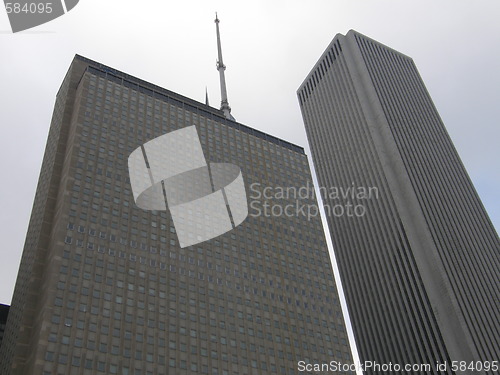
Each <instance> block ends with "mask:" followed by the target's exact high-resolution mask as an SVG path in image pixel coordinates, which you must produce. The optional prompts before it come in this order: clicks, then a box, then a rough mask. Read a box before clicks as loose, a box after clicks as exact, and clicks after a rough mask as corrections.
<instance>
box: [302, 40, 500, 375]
mask: <svg viewBox="0 0 500 375" xmlns="http://www.w3.org/2000/svg"><path fill="white" fill-rule="evenodd" d="M370 90H371V91H370ZM298 97H299V103H300V106H301V110H302V114H303V118H304V123H305V126H306V131H307V136H308V139H309V143H310V146H311V151H312V156H313V160H314V164H315V167H316V172H317V175H318V180H319V183H320V185H321V186H323V187H348V186H351V184H352V183H354V184H355V186H361V187H377V188H378V190H379V197H378V199H371V200H366V201H362V202H361V201H359V202H356V199H354V200H353V203H354V204H356V203H362V204H363V205H364V206H365V207H366V215H365V216H363V217H360V218H352V217H351V218H349V217H345V216H342V217H332V216H330V217H328V218H327V221H328V225H329V229H330V232H331V235H332V241H333V244H334V248H335V253H336V257H337V261H338V263H339V269H340V273H341V277H342V280H343V285H344V290H345V294H346V299H347V303H348V307H349V311H350V315H351V320H352V322H353V330H354V333H355V337H356V341H357V345H358V350H359V352H360V356H361V360H362V362H363V361H365V360H375V361H377V362H378V363H389V362H392V363H399V364H405V363H410V364H413V363H426V364H427V363H428V364H435V363H436V362H438V361H439V362H444V361H448V362H449V361H450V360H451V357H450V352H449V348H448V347H447V346H449V345H450V337H455V336H456V333H452V332H449V326H446V327H445V324H443V323H440V322H442V321H443V319H446V317H443V316H442V314H441V316H440V318H437V316H439V314H440V313H439V312H442V311H447V310H445V308H446V307H448V306H456V305H457V306H458V307H457V309H456V316H452V317H451V320H453V324H458V325H459V326H460V327H462V326H463V327H462V328H463V330H464V332H466V335H470V337H466V338H464V347H466V344H465V342H473V343H474V346H475V349H474V348H472V349H471V350H470V357H469V358H474V359H477V360H483V361H486V360H490V361H491V360H496V359H498V358H499V355H498V354H499V353H498V350H499V348H500V345H499V342H498V337H500V334H499V331H498V325H499V323H498V311H499V307H498V300H499V295H500V294H499V282H498V277H499V276H498V266H499V263H500V262H499V251H498V250H499V248H500V246H499V241H498V236H497V234H496V232H495V230H494V228H493V226H492V225H491V222H490V221H489V219H488V216H487V214H486V212H485V210H484V208H483V206H482V204H481V202H480V200H479V197H478V195H477V193H476V192H475V190H474V187H473V185H472V183H471V181H470V179H469V177H468V176H467V173H466V171H465V169H464V167H463V165H462V163H461V161H460V158H459V157H458V154H457V152H456V150H455V149H454V147H453V144H452V142H451V140H450V138H449V136H448V134H447V132H446V129H445V128H444V125H443V124H442V122H441V120H440V118H439V115H438V113H437V111H436V109H435V107H434V105H433V104H432V100H431V99H430V96H429V94H428V93H427V91H426V89H425V86H424V84H423V82H422V80H421V78H420V76H419V74H418V71H417V69H416V67H415V64H414V63H413V61H412V60H411V59H410V58H408V57H407V56H404V55H402V54H400V53H398V52H396V51H394V50H391V49H390V48H387V47H385V46H383V45H381V44H379V43H377V42H375V41H372V40H370V39H369V38H366V37H364V36H363V35H361V34H358V33H356V32H354V31H351V32H349V34H348V35H347V36H346V37H344V36H342V35H337V36H336V37H335V38H334V40H333V41H332V43H331V44H330V46H329V47H328V48H327V50H326V51H325V53H324V54H323V56H322V57H321V58H320V60H319V61H318V63H317V64H316V66H315V67H314V68H313V70H312V71H311V73H310V74H309V76H308V78H307V79H306V80H305V81H304V83H303V84H302V86H301V87H300V88H299V90H298ZM379 124H382V125H381V126H383V127H384V129H385V130H384V131H386V134H387V135H388V136H387V135H386V138H385V139H384V135H383V134H379V130H377V129H380V128H377V126H379ZM374 137H375V138H377V139H375V138H374ZM381 139H382V140H385V142H386V143H384V142H381ZM387 144H388V146H387ZM398 165H400V166H401V167H400V168H399V169H398ZM394 171H396V172H399V173H400V174H401V173H402V174H404V176H403V178H399V177H397V178H395V177H394V175H393V174H391V173H392V172H394ZM406 174H407V175H406ZM405 181H408V183H407V184H406V185H405ZM401 184H403V185H401ZM399 189H401V191H400V190H399ZM408 190H409V191H410V193H408ZM405 194H406V195H405ZM408 194H409V195H410V196H412V197H413V196H414V197H415V198H416V199H415V202H418V207H419V208H418V212H415V220H419V222H418V224H419V227H420V228H425V229H426V231H425V233H428V236H427V237H426V238H425V241H427V242H425V241H424V239H422V240H421V239H420V238H418V237H417V240H415V233H419V234H421V235H422V236H425V233H423V232H418V229H415V228H412V227H411V223H410V220H408V212H407V210H408V209H407V207H405V206H406V205H405V201H404V199H405V197H407V196H408ZM402 197H403V198H402ZM407 199H410V200H411V197H410V198H407ZM337 203H339V201H337V200H328V199H326V200H325V204H326V205H330V207H332V206H334V205H335V204H337ZM410 204H411V202H410V201H408V205H410ZM410 214H411V213H410ZM415 241H416V242H415ZM429 241H430V242H429ZM426 243H433V244H434V246H435V249H436V253H437V254H436V258H435V259H439V262H441V263H442V264H439V265H437V266H436V267H437V268H438V269H442V270H443V272H442V275H438V276H437V277H433V278H432V280H430V279H429V277H428V276H429V272H431V271H432V270H430V269H426V270H422V268H423V267H426V266H425V264H426V262H425V259H423V258H424V254H420V253H418V251H419V250H418V249H419V248H420V249H421V246H424V245H425V244H426ZM419 246H420V247H419ZM426 251H432V250H431V249H427V250H426ZM417 259H418V260H417ZM433 269H434V268H433ZM423 271H424V272H423ZM436 280H437V282H436ZM440 281H442V283H441V282H440ZM431 289H433V290H431ZM437 289H439V290H438V293H444V294H443V295H444V298H445V299H446V301H445V302H443V304H442V306H438V307H436V302H434V304H433V303H432V302H431V301H432V300H434V301H435V300H436V299H435V296H436V293H437V292H436V290H437ZM429 292H431V294H432V295H433V296H434V297H432V298H429ZM455 303H456V305H455ZM451 310H454V311H455V309H451V308H450V311H449V313H450V314H454V311H451ZM447 312H448V311H447ZM436 314H438V315H436ZM495 314H496V315H495ZM439 319H441V320H439ZM447 330H448V331H447ZM443 331H444V333H445V335H443ZM454 334H455V336H454ZM446 337H448V339H447V338H446ZM447 340H448V342H447ZM453 345H458V343H454V344H453ZM476 351H477V352H476ZM464 352H465V353H466V354H469V352H467V349H464V351H461V353H464ZM453 360H461V358H453ZM433 371H435V370H434V369H433ZM367 373H370V372H369V371H368V372H367ZM429 373H436V374H437V373H440V374H442V373H443V372H437V371H435V372H432V371H431V372H429ZM448 373H452V372H451V371H449V372H448ZM477 373H481V372H477Z"/></svg>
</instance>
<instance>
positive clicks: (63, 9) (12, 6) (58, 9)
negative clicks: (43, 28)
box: [4, 0, 79, 33]
mask: <svg viewBox="0 0 500 375" xmlns="http://www.w3.org/2000/svg"><path fill="white" fill-rule="evenodd" d="M78 1H79V0H52V1H39V0H35V1H33V0H31V1H30V0H28V1H25V0H21V1H9V0H4V5H5V10H6V11H7V16H8V17H9V22H10V27H11V28H12V32H13V33H17V32H18V31H23V30H27V29H31V28H32V27H35V26H39V25H42V24H44V23H46V22H49V21H52V20H54V19H56V18H57V17H60V16H62V15H64V14H65V13H67V12H69V11H70V10H71V9H73V8H74V7H75V6H76V4H78Z"/></svg>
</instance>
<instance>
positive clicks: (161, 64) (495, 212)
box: [0, 0, 500, 303]
mask: <svg viewBox="0 0 500 375" xmlns="http://www.w3.org/2000/svg"><path fill="white" fill-rule="evenodd" d="M56 1H57V0H56ZM215 11H218V12H219V18H220V20H221V23H220V28H221V34H222V43H223V45H222V48H223V54H224V62H225V64H226V65H227V70H226V78H227V86H228V96H229V103H230V105H231V107H232V114H233V115H234V117H235V118H236V120H237V121H239V122H242V123H244V124H246V125H249V126H252V127H255V128H257V129H260V130H263V131H265V132H268V133H270V134H272V135H275V136H278V137H280V138H283V139H286V140H288V141H291V142H293V143H296V144H299V145H302V146H306V145H307V141H306V138H305V132H304V127H303V123H302V118H301V115H300V110H299V106H298V102H297V99H296V95H295V91H296V89H297V88H298V87H299V85H300V84H301V83H302V81H303V79H304V78H305V77H306V75H307V74H308V73H309V71H310V69H311V68H312V66H313V65H314V64H315V63H316V61H317V59H318V58H319V56H320V55H321V53H322V52H323V51H324V50H325V48H326V47H327V45H328V43H329V42H330V41H331V39H332V38H333V37H334V35H335V34H336V33H343V34H345V33H346V32H347V31H348V30H349V29H356V30H358V31H359V32H361V33H363V34H366V35H368V36H369V37H372V38H374V39H376V40H378V41H380V42H382V43H384V44H386V45H388V46H390V47H392V48H394V49H397V50H399V51H401V52H403V53H405V54H407V55H409V56H411V57H412V58H413V59H414V60H415V62H416V64H417V67H418V68H419V70H420V73H421V75H422V77H423V79H424V82H425V83H426V85H427V88H428V90H429V92H430V94H431V96H432V98H433V99H434V103H435V105H436V107H437V109H438V111H439V112H440V114H441V116H442V118H443V120H444V122H445V124H446V127H447V129H448V132H449V133H450V135H451V137H452V139H453V141H454V142H455V146H456V147H457V149H458V152H459V154H460V156H461V158H462V160H463V162H464V164H465V166H466V168H467V170H468V172H469V174H470V176H471V178H472V180H473V182H474V184H475V186H476V189H477V190H478V193H479V195H480V196H481V198H482V200H483V203H484V205H485V206H486V209H487V210H488V212H489V214H490V217H491V219H492V221H493V222H494V224H495V225H496V227H497V228H499V227H500V200H499V199H498V198H497V196H496V194H497V193H498V192H499V191H500V172H499V171H500V168H499V159H500V152H499V146H498V139H499V138H500V126H499V120H500V100H499V99H500V71H499V69H498V67H500V48H499V46H500V23H499V22H498V15H499V14H500V2H499V1H496V0H490V1H485V0H476V1H456V0H455V1H452V0H447V1H444V0H441V1H435V0H431V1H429V0H418V1H398V0H394V1H387V0H371V1H368V0H364V1H360V0H338V1H334V0H330V1H314V0H313V1H307V2H306V1H303V0H302V1H296V0H288V1H281V0H274V1H273V0H267V1H260V0H253V1H246V2H243V1H235V0H232V1H211V0H201V1H194V0H186V1H159V0H158V1H153V0H146V1H141V2H137V1H131V0H121V1H118V0H107V1H102V0H101V1H99V0H81V1H80V3H79V4H78V5H77V6H76V7H75V8H74V9H73V10H71V11H70V12H69V13H68V14H66V15H64V16H62V17H60V18H58V19H56V20H54V21H51V22H50V23H47V24H44V25H41V26H39V27H37V28H35V29H31V30H28V31H26V32H21V33H18V34H12V33H11V32H10V26H9V24H8V19H7V14H6V12H5V11H4V10H3V9H0V56H1V57H2V58H1V59H0V128H1V134H2V140H3V142H2V147H1V148H0V172H1V176H2V178H1V182H2V183H1V184H0V205H1V209H2V210H1V214H0V223H1V225H0V237H1V238H3V240H2V245H1V246H0V255H1V258H0V259H2V263H1V265H0V267H1V268H0V303H10V299H11V295H12V291H13V287H14V283H15V278H16V275H17V269H18V264H19V259H20V256H21V252H22V248H23V244H24V237H25V234H26V228H27V224H28V220H29V215H30V212H31V206H32V202H33V197H34V193H35V188H36V183H37V180H38V173H39V169H40V164H41V160H42V156H43V151H44V147H45V141H46V137H47V131H48V127H49V123H50V118H51V115H52V109H53V105H54V100H55V94H56V92H57V90H58V88H59V85H60V83H61V82H62V79H63V78H64V75H65V73H66V71H67V69H68V66H69V64H70V62H71V60H72V58H73V56H74V55H75V53H78V54H81V55H83V56H86V57H89V58H91V59H94V60H97V61H99V62H102V63H104V64H106V65H109V66H112V67H114V68H117V69H119V70H122V71H124V72H126V73H129V74H132V75H134V76H137V77H139V78H142V79H145V80H147V81H150V82H153V83H155V84H157V85H159V86H163V87H165V88H168V89H170V90H172V91H175V92H178V93H180V94H183V95H185V96H188V97H190V98H193V99H196V100H199V101H202V102H203V101H204V99H205V86H207V87H208V92H209V97H210V103H211V105H212V106H214V107H218V106H219V103H220V95H219V84H218V74H217V71H216V68H215V60H216V56H217V50H216V42H215V25H214V22H213V20H214V18H215V15H214V13H215ZM306 150H307V152H308V154H309V150H308V148H306Z"/></svg>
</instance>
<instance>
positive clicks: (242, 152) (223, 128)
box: [0, 56, 352, 375]
mask: <svg viewBox="0 0 500 375" xmlns="http://www.w3.org/2000/svg"><path fill="white" fill-rule="evenodd" d="M179 131H181V133H182V132H183V131H188V132H189V134H191V135H194V134H197V135H195V136H194V137H193V138H190V142H194V143H197V142H198V140H199V144H201V146H202V148H203V150H202V151H203V154H204V158H205V159H206V161H207V162H210V163H215V164H217V163H220V164H222V163H231V164H233V165H235V166H238V167H239V168H240V169H241V172H242V176H243V179H244V181H245V187H246V192H247V196H248V198H249V201H248V203H249V211H248V217H247V218H246V220H244V221H243V222H242V223H240V224H239V225H238V221H236V216H235V212H236V211H235V210H234V201H232V200H231V199H232V198H231V197H232V194H233V193H234V191H232V190H231V189H229V188H224V189H225V193H224V200H225V201H226V204H224V200H222V204H223V210H222V211H223V213H224V214H225V215H226V218H227V215H228V212H229V211H231V214H232V215H231V222H230V224H234V226H236V227H235V228H234V229H232V230H229V231H227V232H226V233H224V234H222V235H217V236H214V237H213V238H211V239H208V240H207V239H206V238H205V239H204V240H203V239H202V240H203V241H202V240H200V238H198V237H190V236H189V235H188V236H186V241H190V242H189V243H192V242H196V244H194V245H191V246H183V245H182V244H181V234H182V233H179V232H180V231H179V226H178V224H179V223H181V224H182V222H181V221H182V220H181V221H178V220H177V218H176V220H173V219H172V216H173V214H172V215H171V213H170V212H173V211H172V205H171V203H172V199H171V197H169V196H168V193H169V190H168V189H169V181H170V180H169V181H167V180H165V181H162V182H161V183H160V184H157V185H155V186H159V187H160V188H163V189H164V191H165V192H166V194H165V195H166V196H167V200H168V203H169V207H168V208H169V209H170V212H169V210H168V209H167V208H166V206H165V205H164V206H163V209H160V208H159V209H157V210H148V209H141V208H139V207H138V205H137V204H136V200H135V199H136V198H137V202H138V201H139V199H141V198H140V196H139V197H136V193H140V190H136V187H137V186H139V185H141V183H142V182H144V186H143V187H144V188H145V189H147V188H148V185H147V184H148V183H149V181H150V177H151V180H153V179H154V178H156V177H157V176H156V175H155V173H156V172H155V169H154V168H156V167H160V168H164V169H162V170H163V171H165V170H167V172H168V168H170V167H172V168H180V167H182V166H183V165H186V163H187V164H189V160H188V159H189V157H190V156H192V155H190V154H189V153H188V154H187V155H186V147H183V145H180V147H179V148H176V149H174V150H173V151H175V152H178V154H179V155H180V156H179V158H178V160H177V161H176V162H177V163H171V164H168V163H161V162H160V163H158V162H157V161H156V160H155V159H154V158H153V157H152V156H155V157H156V156H159V157H161V156H162V153H160V154H159V155H156V154H154V153H153V152H152V151H151V149H150V146H151V145H152V144H153V143H154V142H153V141H155V140H158V139H164V138H162V137H163V136H164V135H167V136H169V135H172V134H174V133H175V134H181V133H179ZM182 134H183V133H182ZM168 140H170V138H169V139H168ZM151 142H153V143H151ZM186 146H187V145H186ZM163 151H164V153H163V154H172V149H171V148H168V147H166V148H164V149H163ZM132 154H134V155H135V156H137V158H136V159H134V160H135V162H134V163H136V164H134V163H131V160H132V159H131V157H132V156H131V155H132ZM146 156H147V159H146V163H145V162H144V160H145V157H146ZM181 156H182V157H181ZM160 161H161V160H160ZM141 162H142V164H141ZM131 165H135V166H136V167H137V168H139V167H141V166H142V167H144V168H143V169H142V171H143V172H144V171H145V173H144V177H145V180H144V181H141V180H135V183H136V186H133V184H131V179H132V174H129V171H130V170H131V169H129V168H130V167H131ZM165 168H166V169H165ZM203 168H205V167H203ZM203 168H200V170H199V171H198V170H197V171H196V172H197V173H198V172H200V173H201V172H203V171H204V170H205V169H203ZM138 170H139V171H141V170H140V169H138ZM214 171H215V169H214V166H213V164H211V180H213V185H216V177H217V176H216V173H215V172H214ZM148 173H149V176H148ZM189 173H190V172H189ZM189 173H188V174H187V175H186V179H184V177H183V178H181V179H179V180H175V181H176V182H179V184H181V183H184V184H185V185H184V186H185V189H183V193H184V192H189V191H190V190H194V191H195V192H199V188H200V186H199V184H196V186H194V185H193V184H191V185H190V184H188V183H186V181H188V179H187V177H191V175H190V174H189ZM134 176H137V174H134ZM175 178H177V177H175ZM197 181H198V180H197ZM310 182H311V174H310V169H309V165H308V162H307V158H306V156H305V155H304V151H303V149H302V148H301V147H298V146H295V145H293V144H290V143H288V142H285V141H283V140H280V139H278V138H275V137H273V136H270V135H267V134H264V133H262V132H260V131H257V130H254V129H252V128H249V127H247V126H245V125H242V124H239V123H237V122H235V121H232V120H230V119H227V118H226V117H225V116H224V113H223V112H222V111H220V110H218V109H215V108H211V107H209V106H207V105H205V104H202V103H199V102H196V101H194V100H191V99H188V98H186V97H183V96H181V95H179V94H176V93H173V92H171V91H168V90H166V89H163V88H161V87H158V86H155V85H153V84H151V83H148V82H145V81H142V80H140V79H137V78H135V77H132V76H130V75H127V74H125V73H122V72H120V71H117V70H115V69H112V68H110V67H108V66H105V65H102V64H100V63H97V62H94V61H91V60H88V59H86V58H84V57H81V56H76V57H75V59H74V61H73V63H72V64H71V67H70V69H69V71H68V73H67V75H66V78H65V79H64V81H63V83H62V86H61V88H60V90H59V92H58V94H57V98H56V103H55V109H54V114H53V119H52V123H51V127H50V132H49V136H48V141H47V148H46V151H45V156H44V160H43V164H42V170H41V173H40V180H39V184H38V187H37V193H36V197H35V201H34V207H33V212H32V216H31V220H30V224H29V229H28V233H27V239H26V244H25V248H24V252H23V256H22V261H21V267H20V270H19V275H18V279H17V282H16V288H15V291H14V296H13V300H12V306H11V309H10V313H9V318H8V321H7V327H6V332H5V336H4V341H3V343H2V347H1V350H0V361H1V363H0V373H1V374H2V375H9V374H16V375H30V374H36V375H73V374H121V375H150V374H186V375H187V374H212V375H215V374H218V375H229V374H231V375H236V374H237V375H241V374H297V363H298V362H299V361H305V363H326V362H329V361H331V360H336V361H339V362H343V363H352V357H351V354H350V349H349V343H348V341H347V334H346V330H345V325H344V320H343V317H342V312H341V307H340V304H339V301H338V298H337V291H336V287H335V282H334V279H333V271H332V268H331V264H330V258H329V254H328V250H327V247H326V242H325V238H324V234H323V231H322V225H321V221H320V219H319V218H318V217H313V218H309V219H310V220H308V218H306V217H304V216H300V215H293V216H285V215H275V216H265V215H259V213H258V212H257V211H256V210H254V209H250V204H252V205H253V207H254V208H255V207H261V206H260V205H261V203H262V204H263V203H264V202H262V199H261V198H260V197H259V194H260V191H261V190H262V189H263V188H265V187H273V186H292V187H293V186H297V187H301V186H306V185H307V184H309V183H310ZM139 187H140V186H139ZM213 188H214V189H215V190H217V191H216V192H219V191H220V190H221V189H220V187H216V186H214V187H213ZM216 192H214V193H212V191H210V195H211V197H214V196H215V195H216V194H215V193H216ZM161 193H162V190H160V194H161ZM161 197H162V198H163V194H162V195H161ZM182 197H185V196H184V195H181V198H182ZM206 198H207V197H206V196H200V197H199V199H200V200H204V199H206ZM267 201H271V202H272V201H274V202H275V203H276V204H280V203H282V202H281V200H279V199H276V200H275V199H273V198H270V199H267ZM306 201H307V202H309V203H311V204H314V199H312V198H311V199H307V200H306ZM219 202H220V201H219ZM148 203H149V201H148V200H147V199H146V200H144V201H141V204H143V205H147V204H148ZM163 203H165V201H163ZM187 203H188V204H191V202H187ZM226 205H227V210H226ZM179 206H182V204H179ZM179 206H176V208H178V207H179ZM193 211H194V212H196V207H195V208H194V209H193ZM275 213H276V212H275ZM210 214H211V212H205V215H208V216H201V219H202V220H203V219H204V220H205V221H206V223H205V224H206V226H207V227H208V226H209V225H211V224H214V222H215V224H217V225H219V224H221V223H219V222H217V221H215V220H212V218H211V217H210ZM184 224H185V223H184ZM188 229H189V228H188Z"/></svg>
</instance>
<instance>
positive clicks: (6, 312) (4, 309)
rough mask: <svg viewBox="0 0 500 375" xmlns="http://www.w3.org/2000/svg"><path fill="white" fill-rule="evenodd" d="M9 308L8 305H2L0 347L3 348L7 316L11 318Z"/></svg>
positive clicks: (0, 308)
mask: <svg viewBox="0 0 500 375" xmlns="http://www.w3.org/2000/svg"><path fill="white" fill-rule="evenodd" d="M9 307H10V306H8V305H2V304H0V347H1V346H2V340H3V333H4V332H5V325H6V324H7V316H9Z"/></svg>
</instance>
